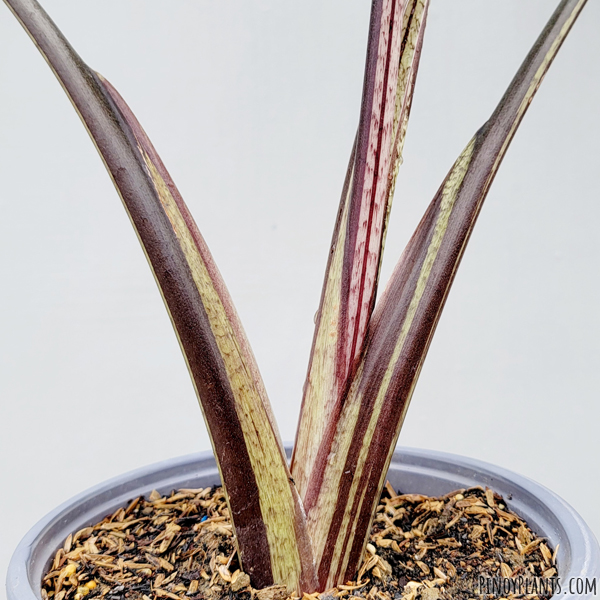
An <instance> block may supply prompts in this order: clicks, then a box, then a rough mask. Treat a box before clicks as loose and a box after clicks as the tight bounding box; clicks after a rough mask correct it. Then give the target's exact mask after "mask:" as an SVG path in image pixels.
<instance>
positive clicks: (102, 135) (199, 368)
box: [6, 0, 316, 592]
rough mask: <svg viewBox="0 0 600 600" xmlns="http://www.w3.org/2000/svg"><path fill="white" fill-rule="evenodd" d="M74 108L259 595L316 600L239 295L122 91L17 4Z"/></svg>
mask: <svg viewBox="0 0 600 600" xmlns="http://www.w3.org/2000/svg"><path fill="white" fill-rule="evenodd" d="M6 2H7V4H8V5H9V7H10V8H11V9H12V10H13V12H14V13H15V15H16V16H17V18H18V19H19V20H20V21H21V23H22V25H23V26H24V27H25V29H26V30H27V32H28V33H29V34H30V36H31V37H32V39H33V40H34V42H35V43H36V45H37V46H38V48H39V49H40V51H41V52H42V54H43V56H44V57H45V58H46V60H47V61H48V63H49V64H50V66H51V68H52V69H53V70H54V72H55V74H56V76H57V77H58V79H59V81H60V82H61V84H62V85H63V87H64V89H65V91H66V92H67V94H68V96H69V98H70V99H71V101H72V102H73V105H74V106H75V108H76V110H77V111H78V113H79V115H80V117H81V119H82V120H83V122H84V124H85V126H86V128H87V129H88V131H89V133H90V135H91V137H92V140H93V141H94V143H95V144H96V147H97V149H98V151H99V153H100V155H101V157H102V159H103V160H104V162H105V164H106V167H107V169H108V171H109V173H110V175H111V177H112V179H113V181H114V183H115V186H116V188H117V190H118V192H119V194H120V196H121V198H122V200H123V203H124V205H125V208H126V210H127V212H128V214H129V217H130V218H131V222H132V224H133V226H134V228H135V231H136V233H137V235H138V237H139V239H140V242H141V244H142V247H143V249H144V251H145V253H146V256H147V258H148V261H149V263H150V266H151V268H152V271H153V273H154V276H155V278H156V281H157V283H158V286H159V288H160V291H161V293H162V295H163V298H164V301H165V304H166V306H167V309H168V312H169V315H170V317H171V320H172V322H173V326H174V328H175V331H176V334H177V337H178V339H179V342H180V344H181V348H182V350H183V353H184V356H185V359H186V362H187V365H188V368H189V371H190V374H191V377H192V381H193V383H194V386H195V389H196V392H197V394H198V397H199V400H200V404H201V406H202V409H203V413H204V417H205V420H206V423H207V426H208V430H209V432H210V436H211V439H212V443H213V447H214V450H215V456H216V458H217V462H218V465H219V469H220V471H221V475H222V479H223V483H224V485H225V487H226V490H227V496H228V501H229V507H230V512H231V516H232V519H233V524H234V528H235V534H236V540H237V544H238V549H239V551H240V558H241V561H242V564H243V568H244V569H245V571H246V572H247V573H248V574H249V575H250V577H251V581H252V584H253V585H254V586H255V587H264V586H266V585H270V584H273V583H277V584H284V585H286V586H287V588H288V590H289V591H290V592H301V591H311V590H313V589H315V586H316V580H315V570H314V561H313V558H312V550H311V544H310V539H309V537H308V534H307V530H306V521H305V515H304V511H303V508H302V505H301V502H300V499H299V496H298V494H297V492H296V490H295V488H294V486H293V485H292V484H291V479H290V473H289V470H288V468H287V464H286V460H285V455H284V452H283V449H282V445H281V442H280V439H279V434H278V432H277V429H276V426H275V422H274V420H273V417H272V414H271V409H270V407H269V402H268V399H267V396H266V392H265V390H264V386H263V384H262V381H261V378H260V375H259V373H258V369H257V367H256V363H255V360H254V357H253V355H252V352H251V350H250V347H249V345H248V341H247V339H246V336H245V334H244V332H243V330H242V327H241V325H240V322H239V319H238V317H237V315H236V312H235V309H234V308H233V305H232V303H231V299H230V297H229V294H228V292H227V290H226V288H225V285H224V283H223V281H222V279H221V276H220V274H219V272H218V270H217V268H216V266H215V264H214V262H213V259H212V257H211V255H210V253H209V251H208V248H207V247H206V244H205V242H204V240H203V239H202V237H201V235H200V233H199V231H198V228H197V227H196V224H195V223H194V221H193V219H192V217H191V215H190V213H189V212H188V210H187V208H186V206H185V204H184V202H183V200H182V198H181V196H180V194H179V192H178V191H177V188H176V187H175V185H174V184H173V182H172V180H171V178H170V176H169V174H168V173H167V170H166V169H165V167H164V165H163V163H162V161H161V160H160V158H159V157H158V155H157V154H156V152H155V150H154V148H153V146H152V144H151V143H150V141H149V139H148V138H147V136H146V134H145V133H144V131H143V129H142V128H141V126H140V125H139V123H138V121H137V120H136V118H135V117H134V116H133V114H132V113H131V111H130V110H129V108H128V107H127V105H126V104H125V102H124V101H123V100H122V98H121V97H120V96H119V94H118V93H117V92H116V91H115V90H114V88H113V87H112V86H111V85H110V84H109V83H108V82H107V81H105V80H104V79H103V78H102V77H101V76H99V75H98V74H97V73H95V72H94V71H92V70H91V69H89V68H88V67H87V66H86V65H85V64H84V63H83V61H82V60H81V59H80V58H79V56H78V55H77V54H76V53H75V51H74V50H73V49H72V48H71V46H70V45H69V44H68V42H67V41H66V40H65V38H64V37H63V36H62V34H61V33H60V32H59V31H58V29H57V28H56V26H55V25H54V24H53V22H52V21H51V20H50V19H49V17H48V16H47V14H46V13H45V12H44V11H43V9H42V8H41V7H40V6H39V4H37V2H35V0H6Z"/></svg>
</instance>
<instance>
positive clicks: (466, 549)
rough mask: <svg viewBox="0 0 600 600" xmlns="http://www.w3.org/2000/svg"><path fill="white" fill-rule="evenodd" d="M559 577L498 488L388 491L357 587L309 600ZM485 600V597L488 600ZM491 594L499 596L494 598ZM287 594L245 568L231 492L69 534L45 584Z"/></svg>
mask: <svg viewBox="0 0 600 600" xmlns="http://www.w3.org/2000/svg"><path fill="white" fill-rule="evenodd" d="M480 575H483V576H485V577H490V578H504V579H510V578H513V579H517V578H521V580H523V579H530V580H533V581H537V580H539V579H541V578H543V579H544V580H549V579H551V578H552V577H556V576H557V573H556V550H554V551H552V550H551V548H550V547H549V545H548V543H547V542H545V541H544V540H543V539H542V538H537V537H536V536H535V535H534V534H533V533H532V532H531V530H530V529H529V528H528V527H527V525H526V524H525V523H524V522H523V521H522V520H521V519H520V518H519V517H517V516H516V515H515V514H513V513H512V512H510V511H509V510H508V509H507V508H506V505H505V503H504V500H503V499H502V498H501V497H500V496H498V495H497V494H494V493H493V492H492V491H491V490H488V489H486V490H483V489H480V488H472V489H468V490H458V491H455V492H453V493H451V494H448V495H446V496H443V497H440V498H430V497H427V496H421V495H416V494H400V495H398V494H397V493H396V492H395V491H394V490H393V489H392V487H391V486H390V485H389V484H387V485H386V489H385V491H384V494H383V496H382V498H381V501H380V504H379V507H378V511H377V515H376V517H375V521H374V524H373V528H372V531H371V539H370V542H369V544H367V548H366V551H365V556H364V560H363V563H362V566H361V568H360V571H359V573H358V577H357V580H356V581H354V582H348V583H347V585H340V586H338V587H337V588H334V589H332V590H327V591H326V592H323V593H320V594H317V593H315V594H311V595H308V594H305V595H304V598H303V600H335V599H336V598H344V599H345V600H450V599H454V600H469V599H471V598H484V597H487V598H492V597H496V598H500V597H505V598H518V597H527V598H540V599H541V598H549V597H550V596H551V594H550V593H545V594H544V593H535V591H537V588H532V589H533V590H534V591H533V592H532V589H529V590H527V595H526V594H525V593H521V594H519V593H518V592H519V590H516V592H517V593H508V594H506V593H503V594H492V595H487V596H485V595H484V593H483V592H482V590H481V588H480V587H479V581H480V580H479V576H480ZM484 591H485V590H484ZM488 591H489V590H488ZM542 591H544V590H543V589H542ZM286 597H287V594H286V593H285V589H284V588H283V587H282V586H273V587H270V588H266V589H264V590H255V589H253V588H252V587H251V586H250V580H249V577H248V576H247V575H246V574H245V573H244V572H243V571H241V569H240V566H239V563H238V560H237V554H236V552H235V549H234V545H233V532H232V526H231V523H230V521H229V516H228V510H227V504H226V501H225V497H224V494H223V490H222V488H217V487H215V488H204V489H182V490H178V491H176V492H173V493H171V495H169V496H161V495H160V494H159V493H158V492H152V494H151V495H150V497H149V498H148V499H144V498H136V499H135V500H133V501H132V502H131V503H130V504H129V506H128V507H127V508H121V509H119V510H117V512H115V513H114V514H113V515H110V516H108V517H106V518H105V519H104V520H103V521H102V522H100V523H98V524H96V525H94V526H92V527H86V528H85V529H82V530H81V531H78V532H77V533H75V534H72V535H69V537H68V538H67V540H66V541H65V543H64V546H63V548H61V549H59V550H58V552H57V553H56V556H55V558H54V561H53V562H52V564H51V565H50V570H49V572H48V574H47V575H46V576H45V577H44V579H43V581H42V598H43V600H48V599H52V600H83V599H84V598H85V600H92V599H94V598H97V599H99V600H122V599H124V598H126V599H128V600H156V599H159V598H170V599H172V600H221V599H223V600H225V599H227V600H285V599H286Z"/></svg>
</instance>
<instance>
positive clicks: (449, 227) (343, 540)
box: [307, 0, 586, 587]
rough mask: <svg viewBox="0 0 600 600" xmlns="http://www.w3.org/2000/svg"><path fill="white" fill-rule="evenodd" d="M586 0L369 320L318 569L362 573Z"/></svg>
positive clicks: (319, 518)
mask: <svg viewBox="0 0 600 600" xmlns="http://www.w3.org/2000/svg"><path fill="white" fill-rule="evenodd" d="M585 1H586V0H563V2H561V3H560V5H559V7H558V9H557V10H556V11H555V13H554V14H553V16H552V18H551V19H550V21H549V23H548V24H547V26H546V28H545V29H544V31H543V32H542V34H541V35H540V37H539V38H538V40H537V42H536V43H535V45H534V47H533V49H532V50H531V52H530V53H529V55H528V56H527V58H526V60H525V62H524V63H523V65H522V66H521V68H520V70H519V71H518V73H517V75H516V76H515V78H514V79H513V81H512V83H511V84H510V86H509V88H508V90H507V92H506V94H505V95H504V97H503V98H502V100H501V102H500V104H499V105H498V107H497V108H496V110H495V112H494V113H493V115H492V117H491V118H490V119H489V121H488V122H487V123H486V124H485V125H484V126H483V127H482V128H481V129H480V130H479V131H478V132H477V133H476V134H475V136H474V137H473V139H472V140H471V141H470V142H469V143H468V145H467V147H466V148H465V150H464V151H463V152H462V154H461V155H460V157H459V158H458V159H457V161H456V162H455V164H454V166H453V167H452V169H451V170H450V172H449V174H448V175H447V177H446V179H445V181H444V183H443V184H442V186H441V188H440V189H439V191H438V193H437V194H436V196H435V198H434V199H433V201H432V203H431V205H430V206H429V208H428V210H427V211H426V213H425V216H424V218H423V220H422V221H421V223H420V224H419V226H418V228H417V230H416V232H415V234H414V235H413V237H412V239H411V241H410V242H409V244H408V246H407V248H406V249H405V251H404V253H403V255H402V257H401V259H400V261H399V263H398V265H397V267H396V269H395V271H394V273H393V275H392V278H391V280H390V283H389V284H388V286H387V288H386V291H385V293H384V295H383V297H382V298H381V300H380V302H379V303H378V305H377V307H376V309H375V311H374V313H373V316H372V318H371V321H370V325H369V331H368V334H367V342H366V350H365V352H364V354H363V356H362V359H361V360H360V363H359V365H358V368H357V371H356V375H355V376H354V378H353V380H352V383H351V386H350V389H349V392H348V395H347V397H346V398H345V401H344V403H343V407H342V410H341V413H340V416H339V419H338V421H337V423H336V430H335V433H334V435H333V437H332V440H331V444H330V445H329V446H328V448H327V453H326V455H325V456H326V457H327V460H326V462H325V465H324V474H323V477H322V478H321V485H320V487H319V489H318V494H317V500H316V502H315V503H314V504H311V505H310V506H308V505H307V515H308V521H309V530H310V531H311V535H312V537H313V540H314V552H315V558H316V560H317V564H318V577H319V581H320V583H321V585H322V586H324V587H327V586H330V585H334V584H336V583H338V582H340V581H344V580H347V579H350V578H352V577H353V576H354V574H355V573H356V569H357V567H358V564H359V561H360V559H361V557H362V555H363V551H364V546H365V544H366V540H367V537H368V533H369V531H370V526H371V520H372V516H373V514H374V511H375V510H376V507H377V502H378V500H379V497H380V495H381V491H382V489H383V485H384V483H385V476H386V473H387V469H388V467H389V462H390V460H391V455H392V453H393V450H394V448H395V445H396V441H397V439H398V435H399V432H400V427H401V426H402V422H403V420H404V416H405V414H406V410H407V408H408V404H409V402H410V399H411V396H412V393H413V391H414V388H415V385H416V382H417V379H418V376H419V373H420V371H421V367H422V365H423V361H424V359H425V356H426V354H427V350H428V348H429V345H430V343H431V338H432V335H433V333H434V331H435V328H436V325H437V323H438V321H439V318H440V314H441V311H442V308H443V306H444V303H445V300H446V297H447V295H448V292H449V290H450V287H451V285H452V282H453V280H454V276H455V274H456V269H457V268H458V265H459V263H460V259H461V257H462V255H463V252H464V250H465V247H466V244H467V242H468V240H469V237H470V234H471V231H472V229H473V226H474V224H475V221H476V219H477V216H478V214H479V211H480V210H481V206H482V203H483V201H484V199H485V197H486V194H487V192H488V189H489V187H490V184H491V183H492V181H493V179H494V176H495V174H496V172H497V170H498V167H499V166H500V163H501V161H502V158H503V157H504V154H505V153H506V150H507V148H508V145H509V144H510V141H511V140H512V138H513V136H514V134H515V131H516V129H517V127H518V125H519V123H520V122H521V119H522V118H523V115H524V114H525V111H526V110H527V108H528V106H529V104H530V102H531V100H532V98H533V96H534V94H535V92H536V91H537V89H538V87H539V85H540V83H541V81H542V79H543V77H544V75H545V73H546V71H547V70H548V67H549V66H550V63H551V62H552V60H553V58H554V56H555V55H556V52H557V51H558V49H559V47H560V45H561V44H562V42H563V40H564V38H565V36H566V35H567V33H568V32H569V30H570V28H571V26H572V25H573V22H574V21H575V19H576V18H577V16H578V15H579V13H580V11H581V9H582V8H583V6H584V4H585Z"/></svg>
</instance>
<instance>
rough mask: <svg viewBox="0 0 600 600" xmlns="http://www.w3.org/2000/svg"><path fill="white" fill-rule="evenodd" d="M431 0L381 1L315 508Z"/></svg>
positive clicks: (340, 263) (308, 482) (322, 315)
mask: <svg viewBox="0 0 600 600" xmlns="http://www.w3.org/2000/svg"><path fill="white" fill-rule="evenodd" d="M428 4H429V0H404V1H402V0H377V1H375V2H373V8H372V14H371V26H370V35H369V47H368V51H367V64H366V72H365V81H364V89H363V103H362V109H361V117H360V124H359V129H358V134H357V139H356V141H355V144H354V148H353V151H352V155H351V158H350V164H349V166H348V172H347V175H346V180H345V183H344V188H343V192H342V198H341V201H340V209H339V212H338V218H337V221H336V226H335V230H334V234H333V241H332V245H331V253H330V256H329V261H328V265H327V270H326V275H325V283H324V285H323V293H322V297H321V304H320V308H319V312H318V316H317V323H316V327H315V335H314V340H313V348H312V352H311V359H310V364H309V368H308V375H307V380H306V384H305V387H304V397H303V401H302V410H301V413H300V421H299V424H298V432H297V436H296V445H295V448H294V455H293V458H292V474H293V476H294V479H295V481H296V485H297V487H298V491H299V492H300V495H301V496H302V498H303V500H304V502H305V506H306V507H307V510H308V509H309V508H310V507H311V506H312V504H313V503H314V501H315V500H316V498H317V496H318V491H319V486H320V482H321V477H322V474H323V470H324V465H325V461H326V460H327V454H328V447H329V445H330V444H331V439H332V436H333V433H334V431H335V427H336V424H337V420H338V418H339V414H340V411H341V408H342V404H343V398H344V394H345V393H346V392H347V389H348V383H349V382H350V381H351V378H352V375H353V373H354V370H355V368H356V365H357V363H358V359H359V358H360V355H361V352H362V349H363V345H364V339H365V334H366V331H367V324H368V321H369V318H370V316H371V312H372V310H373V306H374V302H375V294H376V291H377V280H378V276H379V269H380V264H381V253H382V249H383V241H384V236H385V230H386V225H387V219H388V216H389V209H390V206H391V199H392V195H393V189H394V184H395V179H396V174H397V172H398V166H399V164H400V162H401V154H402V147H403V144H404V137H405V133H406V126H407V122H408V116H409V112H410V106H411V100H412V94H413V89H414V82H415V78H416V74H417V67H418V62H419V56H420V52H421V45H422V42H423V33H424V29H425V21H426V14H427V8H428Z"/></svg>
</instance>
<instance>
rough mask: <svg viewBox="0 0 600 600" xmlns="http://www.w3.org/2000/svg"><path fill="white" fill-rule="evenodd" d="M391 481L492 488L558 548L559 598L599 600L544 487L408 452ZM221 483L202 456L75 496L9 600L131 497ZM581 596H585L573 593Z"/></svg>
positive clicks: (18, 559) (561, 513)
mask: <svg viewBox="0 0 600 600" xmlns="http://www.w3.org/2000/svg"><path fill="white" fill-rule="evenodd" d="M388 478H389V480H390V482H391V484H392V485H393V486H394V487H395V488H396V489H400V490H401V491H402V492H403V493H421V494H427V495H431V496H439V495H443V494H446V493H448V492H450V491H453V490H455V489H458V488H466V487H472V486H477V485H480V486H488V487H490V488H492V489H493V490H494V491H496V492H498V493H499V494H501V495H502V496H503V497H504V498H505V500H506V502H507V505H508V506H509V508H511V509H512V510H513V511H514V512H516V513H517V514H518V515H519V516H520V517H521V518H523V519H524V520H525V521H527V523H528V524H529V526H530V527H531V528H532V530H533V531H535V532H536V533H537V534H538V535H541V536H543V537H545V538H547V539H548V540H549V542H550V544H551V546H552V547H556V545H557V544H560V548H559V552H558V558H557V563H558V570H559V573H558V574H559V577H560V582H561V593H560V596H558V597H561V598H564V599H565V600H570V599H572V598H593V597H595V595H594V594H593V591H589V590H588V592H587V593H585V588H586V583H587V584H588V585H589V584H590V582H596V584H595V585H596V586H597V594H598V595H600V581H599V579H600V548H599V547H598V542H597V541H596V538H595V537H594V534H593V533H592V532H591V530H590V529H589V527H588V526H587V525H586V524H585V522H584V521H583V520H582V519H581V517H580V516H579V515H578V514H577V513H576V512H575V510H573V508H571V507H570V506H569V505H568V504H567V503H566V502H565V501H564V500H562V499H561V498H560V497H558V496H557V495H556V494H554V493H553V492H551V491H550V490H548V489H546V488H545V487H543V486H541V485H539V484H537V483H535V482H534V481H531V480H530V479H527V478H525V477H522V476H520V475H517V474H515V473H512V472H510V471H507V470H505V469H502V468H500V467H495V466H493V465H490V464H487V463H484V462H481V461H478V460H474V459H471V458H464V457H461V456H456V455H452V454H446V453H441V452H434V451H431V450H418V449H413V448H400V449H399V450H397V451H396V452H395V454H394V457H393V459H392V463H391V465H390V470H389V473H388ZM219 481H220V479H219V473H218V471H217V468H216V464H215V459H214V457H213V456H212V454H210V453H201V454H192V455H189V456H183V457H181V458H175V459H170V460H166V461H164V462H161V463H157V464H154V465H151V466H148V467H145V468H142V469H138V470H136V471H132V472H130V473H127V474H125V475H122V476H120V477H116V478H115V479H111V480H110V481H107V482H106V483H102V484H100V485H98V486H96V487H93V488H91V489H89V490H87V491H86V492H83V493H82V494H79V495H78V496H76V497H74V498H72V499H71V500H69V501H68V502H65V503H64V504H63V505H62V506H59V507H58V508H57V509H56V510H54V511H53V512H51V513H50V514H49V515H47V516H46V517H44V518H43V519H42V520H41V521H40V522H39V523H37V525H35V526H34V527H33V528H32V529H31V530H30V531H29V533H28V534H27V535H26V536H25V537H24V538H23V540H22V541H21V543H20V544H19V546H18V547H17V549H16V551H15V553H14V555H13V557H12V560H11V563H10V566H9V569H8V576H7V580H6V587H7V593H8V600H40V598H41V594H40V589H41V580H42V576H43V575H44V573H45V571H46V570H47V568H48V566H49V564H50V562H51V560H52V558H53V557H54V555H55V553H56V551H57V549H58V548H59V547H60V546H62V544H63V543H64V540H65V539H66V538H67V536H68V535H69V533H72V532H74V531H78V530H79V529H82V528H83V527H87V526H89V525H93V524H94V523H97V522H98V521H100V520H102V519H103V518H104V517H105V516H106V515H108V514H110V513H112V512H114V511H115V510H116V509H117V508H119V507H121V506H125V505H126V504H127V503H128V501H129V500H131V499H132V498H135V497H137V496H140V495H148V494H150V492H151V491H152V490H154V489H156V490H158V491H159V492H163V493H169V492H170V491H171V490H173V489H176V488H197V487H206V486H209V485H213V484H216V483H219ZM580 582H581V584H580ZM581 589H583V590H584V593H583V594H581V593H577V591H578V590H581ZM570 590H573V591H574V592H575V593H571V591H570Z"/></svg>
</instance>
